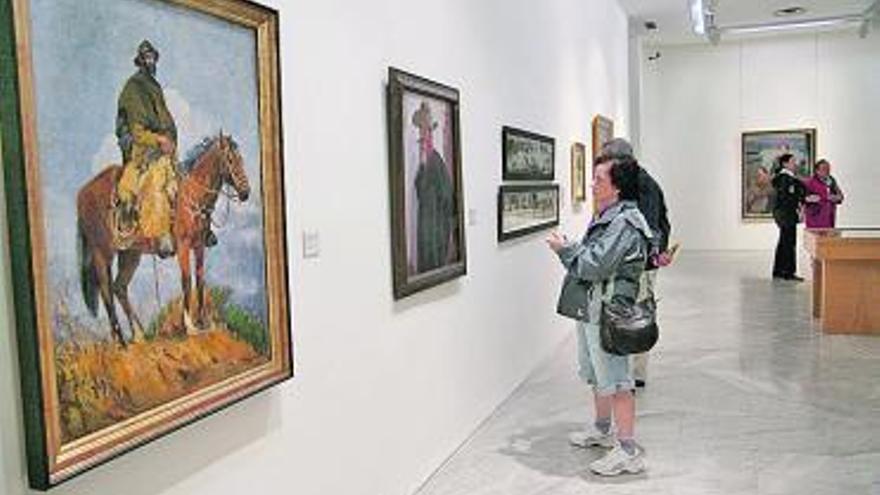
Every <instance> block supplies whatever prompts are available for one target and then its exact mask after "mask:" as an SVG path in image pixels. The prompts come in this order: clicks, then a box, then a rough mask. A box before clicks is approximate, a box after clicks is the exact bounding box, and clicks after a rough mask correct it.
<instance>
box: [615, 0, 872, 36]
mask: <svg viewBox="0 0 880 495" xmlns="http://www.w3.org/2000/svg"><path fill="white" fill-rule="evenodd" d="M715 1H716V3H715V12H716V15H715V24H716V25H718V26H730V25H739V24H758V23H767V22H776V21H779V20H780V18H779V17H775V16H774V15H773V12H774V11H776V10H778V9H782V8H786V7H793V6H801V7H804V8H806V9H807V12H806V13H805V14H803V15H801V16H797V17H787V18H785V19H786V20H792V19H798V20H803V19H815V18H820V17H835V16H841V15H853V14H861V13H862V12H864V11H865V9H867V8H868V7H870V6H871V4H872V3H873V2H874V0H715ZM619 2H620V5H621V6H622V7H623V9H624V10H625V11H626V12H627V14H629V16H630V17H631V18H633V19H634V20H635V21H637V22H638V24H639V25H642V23H643V22H644V21H648V20H652V21H655V22H656V23H657V25H658V27H659V29H658V30H657V32H655V33H653V34H650V35H649V36H650V37H651V38H652V39H653V41H656V42H657V43H683V42H699V41H701V40H702V39H701V38H698V37H697V36H696V35H694V34H693V33H692V31H691V24H690V16H689V13H688V0H619ZM640 32H644V31H643V30H642V31H640Z"/></svg>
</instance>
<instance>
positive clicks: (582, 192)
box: [570, 143, 587, 204]
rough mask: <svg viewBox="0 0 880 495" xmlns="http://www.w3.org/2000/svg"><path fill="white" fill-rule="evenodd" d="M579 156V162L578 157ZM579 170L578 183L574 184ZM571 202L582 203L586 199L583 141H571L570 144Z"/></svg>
mask: <svg viewBox="0 0 880 495" xmlns="http://www.w3.org/2000/svg"><path fill="white" fill-rule="evenodd" d="M579 157H580V163H578V158H579ZM578 172H580V174H581V177H582V178H583V179H582V180H581V183H580V185H578V184H575V181H574V179H575V177H576V176H577V174H578ZM570 182H571V203H572V204H576V203H583V202H584V201H586V199H587V147H586V146H585V145H584V143H572V145H571V178H570Z"/></svg>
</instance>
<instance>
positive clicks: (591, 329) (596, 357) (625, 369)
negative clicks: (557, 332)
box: [575, 321, 635, 395]
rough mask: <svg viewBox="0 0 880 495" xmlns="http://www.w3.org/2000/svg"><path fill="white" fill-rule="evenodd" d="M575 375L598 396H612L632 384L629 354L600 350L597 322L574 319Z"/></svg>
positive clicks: (628, 388)
mask: <svg viewBox="0 0 880 495" xmlns="http://www.w3.org/2000/svg"><path fill="white" fill-rule="evenodd" d="M575 332H576V333H577V358H578V376H580V377H581V380H583V381H585V382H587V383H589V384H590V385H592V386H593V387H595V389H596V393H597V394H599V395H611V394H614V393H616V392H621V391H624V390H632V389H633V388H634V387H635V382H634V381H633V374H632V362H631V356H617V355H615V354H609V353H607V352H605V350H603V349H602V344H601V342H600V340H599V339H600V337H599V325H597V324H594V323H584V322H582V321H579V322H577V328H576V329H575Z"/></svg>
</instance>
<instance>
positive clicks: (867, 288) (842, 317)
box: [804, 228, 880, 334]
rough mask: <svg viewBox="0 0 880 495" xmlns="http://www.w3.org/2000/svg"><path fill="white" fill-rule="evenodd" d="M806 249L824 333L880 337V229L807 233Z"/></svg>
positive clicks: (815, 311)
mask: <svg viewBox="0 0 880 495" xmlns="http://www.w3.org/2000/svg"><path fill="white" fill-rule="evenodd" d="M804 247H805V248H806V250H807V251H808V252H809V253H810V255H811V256H812V257H813V317H814V318H818V319H819V320H820V323H821V326H822V331H824V332H826V333H852V334H868V333H874V334H880V228H865V229H820V230H807V231H805V232H804Z"/></svg>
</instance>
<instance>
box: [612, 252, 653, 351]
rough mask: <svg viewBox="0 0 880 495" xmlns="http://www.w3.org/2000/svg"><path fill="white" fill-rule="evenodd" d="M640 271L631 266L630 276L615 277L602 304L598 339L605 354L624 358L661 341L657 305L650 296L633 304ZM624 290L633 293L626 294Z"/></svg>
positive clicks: (646, 349)
mask: <svg viewBox="0 0 880 495" xmlns="http://www.w3.org/2000/svg"><path fill="white" fill-rule="evenodd" d="M642 269H643V267H641V266H638V267H636V266H634V267H633V268H632V269H630V270H628V271H631V272H633V273H632V274H630V275H629V276H625V275H620V276H618V277H616V278H615V283H614V295H613V296H612V297H611V298H610V300H609V301H606V302H603V303H602V314H601V315H600V318H599V337H600V339H601V341H602V342H601V343H602V349H604V350H605V352H607V353H610V354H616V355H618V356H626V355H628V354H639V353H642V352H647V351H648V350H650V349H651V348H652V347H654V344H656V343H657V340H658V339H659V338H660V329H659V328H658V326H657V304H656V303H655V302H654V296H653V294H652V295H650V296H649V297H648V298H647V299H645V300H643V301H638V302H634V301H635V300H636V294H637V293H638V283H639V282H638V280H639V278H641V271H642ZM633 277H634V278H633ZM627 288H634V289H635V290H631V291H629V292H631V294H625V293H624V292H625V291H626V290H627Z"/></svg>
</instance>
